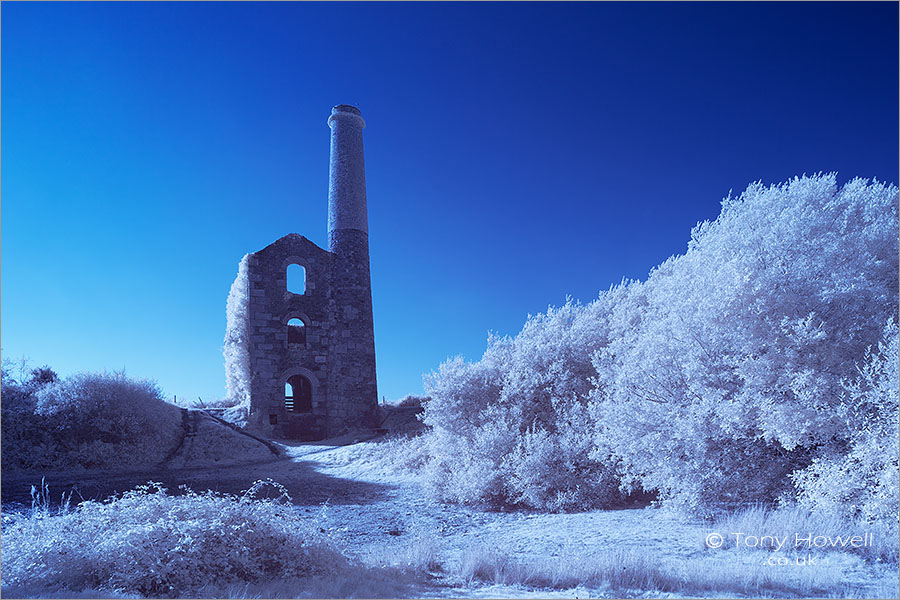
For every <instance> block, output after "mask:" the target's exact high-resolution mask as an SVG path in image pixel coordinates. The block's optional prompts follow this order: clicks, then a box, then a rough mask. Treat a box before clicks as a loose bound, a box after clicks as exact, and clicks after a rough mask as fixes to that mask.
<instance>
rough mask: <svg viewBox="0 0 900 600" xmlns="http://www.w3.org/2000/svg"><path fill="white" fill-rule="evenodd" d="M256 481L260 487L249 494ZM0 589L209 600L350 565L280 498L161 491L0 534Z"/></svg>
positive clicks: (144, 489) (140, 492) (142, 491)
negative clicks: (203, 599)
mask: <svg viewBox="0 0 900 600" xmlns="http://www.w3.org/2000/svg"><path fill="white" fill-rule="evenodd" d="M261 485H262V484H261V483H258V484H257V485H256V486H255V488H254V489H256V488H259V487H260V486H261ZM2 559H3V569H2V579H3V585H4V586H9V587H10V589H12V590H23V591H29V593H35V592H39V593H40V594H47V593H54V592H55V593H65V592H79V591H81V590H103V591H106V592H118V593H122V592H124V593H128V594H140V595H142V596H145V597H151V598H160V597H181V598H184V597H196V596H197V595H198V594H199V595H200V597H204V596H205V597H213V596H214V595H215V593H216V592H217V591H221V590H225V589H227V588H228V587H229V586H234V585H236V584H247V583H250V584H256V583H264V582H267V581H271V580H281V579H293V578H304V577H309V576H312V575H322V574H327V573H331V572H334V571H335V570H336V569H338V568H340V567H341V566H342V565H346V564H347V560H346V559H345V558H344V557H343V556H342V555H341V554H340V553H339V552H338V551H336V550H335V549H334V548H333V546H332V545H331V543H330V542H329V541H328V540H327V539H325V538H324V536H322V535H321V534H320V533H319V532H318V531H317V529H316V528H315V527H314V523H313V522H312V521H310V520H303V519H301V517H300V516H299V515H298V514H297V512H296V509H295V508H294V507H292V506H291V505H290V504H286V503H284V502H283V501H281V500H280V499H274V500H273V499H262V500H259V499H255V498H254V497H253V493H252V491H251V492H250V493H247V494H245V495H244V496H243V497H240V498H238V497H234V496H227V495H218V494H214V493H212V492H205V493H202V494H198V493H194V492H191V491H189V490H188V491H186V492H185V493H183V494H181V495H176V496H173V495H169V494H167V493H166V490H165V489H163V488H162V487H160V486H159V485H158V484H149V485H146V486H141V487H139V488H137V489H136V490H134V491H130V492H126V493H125V494H123V495H122V496H120V497H118V498H115V499H112V500H110V501H108V502H103V503H99V502H83V503H81V504H80V505H79V506H77V507H76V508H75V509H73V510H72V511H70V512H68V513H65V514H61V515H51V514H41V513H40V512H38V513H36V514H34V515H32V516H31V517H29V518H21V519H17V520H15V521H14V522H13V523H11V524H9V525H5V526H4V528H3V547H2Z"/></svg>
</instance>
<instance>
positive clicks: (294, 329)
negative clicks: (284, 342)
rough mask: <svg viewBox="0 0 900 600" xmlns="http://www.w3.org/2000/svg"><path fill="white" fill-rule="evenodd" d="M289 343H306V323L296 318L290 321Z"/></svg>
mask: <svg viewBox="0 0 900 600" xmlns="http://www.w3.org/2000/svg"><path fill="white" fill-rule="evenodd" d="M287 327H288V344H301V345H303V344H306V323H304V322H303V321H302V320H300V319H297V318H294V319H291V320H290V321H288V326H287Z"/></svg>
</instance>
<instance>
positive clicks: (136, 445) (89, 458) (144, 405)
mask: <svg viewBox="0 0 900 600" xmlns="http://www.w3.org/2000/svg"><path fill="white" fill-rule="evenodd" d="M46 375H47V373H46V372H42V373H40V374H39V375H36V376H35V377H33V378H32V379H31V380H29V381H28V382H26V384H24V385H20V384H17V383H15V382H12V381H10V382H9V384H7V383H6V382H4V386H3V408H4V412H3V428H2V434H3V466H4V468H11V469H46V468H72V467H85V468H107V467H127V466H130V465H146V464H148V463H149V464H153V463H154V462H159V461H161V460H162V459H163V458H164V457H165V456H166V454H167V453H168V451H169V450H171V449H172V448H173V447H174V445H175V444H176V443H177V440H178V437H179V434H180V423H181V412H180V411H179V410H178V409H177V408H176V407H174V406H172V405H170V404H168V403H166V402H165V401H163V400H162V398H161V394H160V391H159V389H158V388H157V387H156V385H155V384H153V383H150V382H148V381H139V380H134V379H130V378H128V377H126V376H125V375H124V374H122V373H112V374H108V373H103V374H89V373H83V374H77V375H73V376H71V377H68V378H66V379H64V380H54V378H51V377H47V376H46Z"/></svg>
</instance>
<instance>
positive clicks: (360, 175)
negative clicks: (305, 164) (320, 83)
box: [328, 104, 369, 262]
mask: <svg viewBox="0 0 900 600" xmlns="http://www.w3.org/2000/svg"><path fill="white" fill-rule="evenodd" d="M328 126H329V127H331V160H330V165H329V172H328V250H329V251H330V252H334V253H337V254H340V253H341V252H342V251H343V250H348V251H349V250H357V248H344V242H346V241H347V240H348V239H349V238H353V239H359V235H358V233H362V234H364V235H365V239H366V261H367V262H368V235H369V219H368V215H367V212H366V164H365V159H364V158H363V137H362V130H363V128H364V127H365V126H366V122H365V121H363V118H362V115H361V114H360V112H359V109H358V108H356V107H355V106H349V105H347V104H339V105H337V106H335V107H334V108H333V109H331V116H330V117H329V118H328ZM348 232H355V233H348ZM345 233H348V235H344V234H345ZM351 246H352V244H351Z"/></svg>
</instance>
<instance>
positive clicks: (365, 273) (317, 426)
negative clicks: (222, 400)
mask: <svg viewBox="0 0 900 600" xmlns="http://www.w3.org/2000/svg"><path fill="white" fill-rule="evenodd" d="M344 235H345V236H346V237H347V238H348V239H347V240H346V243H347V245H348V246H349V247H357V248H360V249H361V250H365V252H364V256H362V255H361V254H360V252H348V253H346V254H341V255H336V254H333V253H331V252H328V251H326V250H323V249H321V248H319V247H318V246H316V245H315V244H313V243H312V242H311V241H309V240H308V239H306V238H305V237H303V236H300V235H297V234H295V233H292V234H289V235H286V236H284V237H283V238H281V239H279V240H277V241H275V242H274V243H272V244H270V245H269V246H266V247H265V248H263V249H262V250H260V251H258V252H254V253H252V254H250V255H249V256H248V265H247V270H248V280H249V296H250V297H249V307H248V311H247V321H248V322H247V332H248V337H249V344H248V352H249V364H250V370H251V386H250V419H249V427H251V428H252V429H254V430H256V431H258V432H260V433H263V434H266V435H270V436H274V437H281V438H288V439H322V438H324V437H327V436H333V435H337V434H339V433H341V432H342V431H344V430H347V429H354V428H366V427H372V426H374V419H375V411H376V410H377V406H378V391H377V387H376V380H375V340H374V335H373V326H372V293H371V287H370V286H369V263H368V240H367V239H366V234H364V233H362V232H350V233H346V234H344ZM351 238H352V239H351ZM291 264H299V265H301V266H302V267H304V269H305V270H306V290H305V293H304V294H303V295H298V294H293V293H291V292H288V291H287V267H288V266H289V265H291ZM292 318H299V319H300V320H302V321H303V322H304V325H305V327H304V329H305V332H306V340H305V343H302V344H289V343H288V321H289V320H290V319H292ZM293 375H303V376H304V377H306V378H307V379H308V380H309V381H310V383H311V384H312V412H311V413H298V412H289V411H288V410H287V409H286V407H285V402H284V400H285V387H284V386H285V382H287V380H288V379H289V378H290V377H291V376H293Z"/></svg>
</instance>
